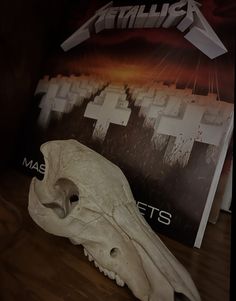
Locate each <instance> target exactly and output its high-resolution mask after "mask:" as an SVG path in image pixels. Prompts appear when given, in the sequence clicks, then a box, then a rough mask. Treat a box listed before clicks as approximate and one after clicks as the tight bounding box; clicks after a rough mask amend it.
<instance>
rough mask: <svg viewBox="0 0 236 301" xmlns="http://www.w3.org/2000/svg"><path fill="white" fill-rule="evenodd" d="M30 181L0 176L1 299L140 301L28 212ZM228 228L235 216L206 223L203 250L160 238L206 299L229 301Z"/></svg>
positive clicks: (15, 175) (11, 174)
mask: <svg viewBox="0 0 236 301" xmlns="http://www.w3.org/2000/svg"><path fill="white" fill-rule="evenodd" d="M29 183H30V178H28V177H26V176H23V175H21V174H19V173H18V172H16V171H9V172H7V173H4V174H2V175H0V300H1V301H90V300H91V301H92V300H93V301H135V300H137V299H136V298H134V297H133V295H132V293H131V292H130V291H129V289H128V288H127V287H124V288H121V287H119V286H117V285H116V284H115V282H114V281H112V280H110V279H108V278H106V277H105V276H103V275H102V274H101V273H100V272H99V271H98V270H97V269H96V268H95V267H94V266H93V264H92V263H90V262H88V261H87V258H86V257H85V256H84V255H83V250H82V247H80V246H74V245H72V244H71V243H70V242H69V240H67V239H65V238H60V237H56V236H52V235H50V234H48V233H46V232H44V231H43V230H41V228H39V227H38V226H37V225H36V224H34V222H33V221H32V220H31V218H30V217H29V215H28V211H27V196H28V187H29ZM230 225H231V216H230V215H229V214H227V213H221V215H220V219H219V221H218V222H217V224H215V225H212V224H209V225H208V227H207V229H206V234H205V237H204V241H203V244H202V248H201V249H200V250H198V249H192V248H189V247H186V246H184V245H182V244H180V243H177V242H175V241H173V240H170V239H168V238H166V237H163V236H161V238H162V239H163V241H164V242H165V244H166V245H167V246H168V247H169V249H170V250H171V251H172V252H173V254H174V255H175V256H176V257H177V258H178V259H179V261H180V262H181V263H182V264H183V265H184V266H185V267H186V268H187V270H188V271H189V273H190V274H191V276H192V278H193V280H194V281H195V284H196V286H197V287H198V289H199V292H200V295H201V296H202V301H228V300H229V273H230ZM157 301H158V300H157ZM160 301H161V300H160Z"/></svg>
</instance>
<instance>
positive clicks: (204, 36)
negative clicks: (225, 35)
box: [61, 0, 227, 59]
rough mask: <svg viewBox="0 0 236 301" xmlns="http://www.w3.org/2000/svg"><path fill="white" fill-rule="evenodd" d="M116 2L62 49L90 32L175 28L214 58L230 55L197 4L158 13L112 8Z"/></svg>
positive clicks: (184, 1)
mask: <svg viewBox="0 0 236 301" xmlns="http://www.w3.org/2000/svg"><path fill="white" fill-rule="evenodd" d="M112 4H113V2H109V3H108V4H107V5H105V6H103V7H102V8H100V9H99V10H97V11H96V13H95V14H94V15H93V17H91V18H90V19H89V20H88V21H87V22H86V23H85V24H83V25H82V26H81V27H80V28H79V29H78V30H77V31H76V32H74V33H73V34H72V35H71V36H70V37H69V38H68V39H67V40H66V41H64V42H63V43H62V45H61V47H62V48H63V49H64V51H67V50H69V49H71V48H73V47H75V46H76V45H78V44H80V43H82V42H83V41H85V40H87V39H89V38H90V36H91V33H99V32H101V31H102V30H104V29H113V28H119V29H126V28H129V29H130V28H158V27H163V28H169V27H173V26H176V27H177V29H178V30H180V31H181V32H184V33H185V35H184V37H185V39H187V40H188V41H189V42H190V43H192V44H193V45H194V46H195V47H197V48H198V49H199V50H201V51H202V52H203V53H204V54H205V55H207V56H208V57H209V58H211V59H214V58H216V57H218V56H220V55H222V54H224V53H226V52H227V49H226V48H225V46H224V45H223V44H222V42H221V41H220V39H219V38H218V36H217V35H216V33H215V32H214V30H213V29H212V27H211V26H210V25H209V23H208V22H207V20H206V19H205V18H204V16H203V15H202V13H201V11H200V10H199V8H198V7H199V6H200V5H201V4H199V3H198V2H196V1H194V0H181V1H179V2H176V3H174V4H171V5H170V4H168V3H164V4H163V5H162V7H161V8H160V9H158V10H157V4H153V5H152V6H151V7H150V10H149V11H146V6H145V5H135V6H121V7H113V6H112Z"/></svg>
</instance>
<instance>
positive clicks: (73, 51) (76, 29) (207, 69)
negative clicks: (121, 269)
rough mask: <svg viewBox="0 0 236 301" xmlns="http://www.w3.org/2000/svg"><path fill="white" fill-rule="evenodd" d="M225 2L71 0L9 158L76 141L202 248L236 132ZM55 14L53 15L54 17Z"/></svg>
mask: <svg viewBox="0 0 236 301" xmlns="http://www.w3.org/2000/svg"><path fill="white" fill-rule="evenodd" d="M233 8H234V4H233V1H224V2H223V1H218V0H205V1H194V0H181V1H111V2H108V1H95V0H94V1H75V0H74V1H73V0H71V1H68V7H67V10H66V11H65V15H64V18H63V20H62V22H61V27H60V28H58V33H57V35H56V37H55V36H54V37H52V39H54V41H55V43H54V44H53V47H52V49H51V50H50V53H49V55H48V56H47V58H46V59H45V61H44V64H43V66H42V74H41V77H40V78H39V81H38V85H37V87H36V90H35V94H34V97H33V98H32V106H31V109H30V112H29V114H28V119H27V121H26V122H25V128H24V131H23V134H22V137H23V138H22V139H23V140H21V145H20V147H19V149H20V150H19V152H18V155H17V165H18V166H19V168H21V169H22V171H24V172H26V173H28V174H29V175H32V176H33V175H35V176H37V177H38V178H43V174H44V170H45V163H44V160H43V156H42V154H41V153H40V150H39V148H40V145H41V144H42V143H44V142H46V141H49V140H58V139H76V140H78V141H79V142H81V143H83V144H85V145H87V146H88V147H90V148H92V149H94V150H95V151H97V152H99V153H100V154H101V155H103V156H104V157H106V158H107V159H108V160H110V161H112V162H113V163H115V164H116V165H118V166H119V167H120V168H121V170H122V171H123V172H124V174H125V176H126V177H127V179H128V181H129V184H130V186H131V189H132V192H133V195H134V198H135V200H136V202H137V206H138V208H139V210H140V212H141V214H142V215H143V216H144V217H145V219H146V220H147V222H148V223H149V224H150V226H151V227H152V228H153V229H154V230H155V231H156V233H158V234H163V235H166V236H169V237H171V238H173V239H175V240H178V241H180V242H182V243H184V244H187V245H189V246H195V247H200V246H201V242H202V239H203V235H204V231H205V228H206V225H207V221H208V218H209V213H210V210H211V206H212V202H213V199H214V195H215V191H216V188H217V184H218V181H219V177H220V173H221V170H222V166H223V164H224V159H225V155H226V152H227V149H228V145H229V142H230V139H231V136H232V131H233V111H234V104H233V103H234V57H235V55H234V54H235V48H234V42H235V38H234V35H235V31H234V30H233V27H235V23H234V22H235V19H236V16H235V9H233ZM52 18H53V16H52Z"/></svg>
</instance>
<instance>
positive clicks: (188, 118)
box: [155, 104, 223, 166]
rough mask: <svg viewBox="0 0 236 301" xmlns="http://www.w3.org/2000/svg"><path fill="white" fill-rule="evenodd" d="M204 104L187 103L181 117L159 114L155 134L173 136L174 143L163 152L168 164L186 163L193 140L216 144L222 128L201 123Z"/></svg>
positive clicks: (218, 141) (219, 138)
mask: <svg viewBox="0 0 236 301" xmlns="http://www.w3.org/2000/svg"><path fill="white" fill-rule="evenodd" d="M205 110H206V107H205V106H199V105H196V104H187V106H186V108H185V112H184V116H183V118H175V117H174V118H173V117H168V116H163V115H162V116H161V118H160V121H159V124H158V128H157V129H156V130H155V131H156V133H157V134H161V135H168V136H172V137H175V141H174V144H173V145H172V146H171V147H169V148H168V149H167V151H166V153H165V158H164V160H165V162H167V163H168V164H170V165H173V164H175V163H177V162H178V163H179V164H181V165H182V166H185V165H186V164H187V163H188V160H189V157H190V154H191V151H192V148H193V144H194V142H195V141H198V142H202V143H207V144H212V145H215V146H218V145H219V143H220V140H221V137H222V131H223V128H222V127H221V126H217V125H210V124H202V123H201V120H202V117H203V115H204V112H205Z"/></svg>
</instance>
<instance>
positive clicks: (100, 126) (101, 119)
mask: <svg viewBox="0 0 236 301" xmlns="http://www.w3.org/2000/svg"><path fill="white" fill-rule="evenodd" d="M119 98H120V95H119V94H118V93H115V92H107V93H106V94H105V98H104V101H103V103H102V104H98V103H94V102H89V103H88V105H87V108H86V110H85V113H84V116H85V117H88V118H93V119H96V120H97V122H96V126H95V129H94V132H93V138H95V139H99V140H101V141H103V140H104V139H105V136H106V134H107V131H108V128H109V125H110V123H114V124H119V125H123V126H126V125H127V123H128V120H129V117H130V114H131V110H130V109H129V108H123V107H120V106H119V105H118V104H119Z"/></svg>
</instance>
